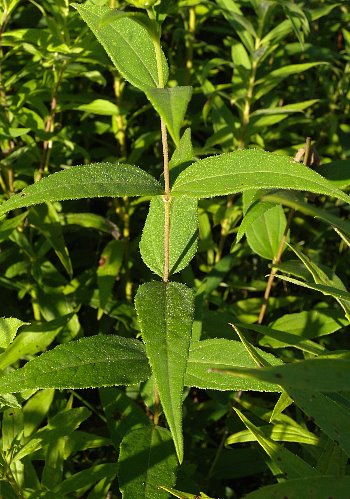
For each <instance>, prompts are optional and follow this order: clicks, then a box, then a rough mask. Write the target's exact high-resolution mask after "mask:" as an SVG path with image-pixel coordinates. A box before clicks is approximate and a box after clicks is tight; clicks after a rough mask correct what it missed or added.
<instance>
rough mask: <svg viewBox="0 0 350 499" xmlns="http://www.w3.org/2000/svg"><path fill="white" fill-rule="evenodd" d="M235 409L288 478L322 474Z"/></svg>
mask: <svg viewBox="0 0 350 499" xmlns="http://www.w3.org/2000/svg"><path fill="white" fill-rule="evenodd" d="M234 410H235V412H236V413H237V415H238V416H239V418H240V419H241V421H242V422H243V423H244V424H245V426H246V427H247V428H248V430H249V431H251V432H252V434H253V435H254V437H255V438H256V439H257V441H258V442H259V444H260V445H261V447H262V448H263V449H264V451H265V452H266V453H267V454H268V455H269V457H270V458H271V460H272V461H273V463H274V464H275V465H276V466H277V467H278V468H279V469H280V470H281V472H282V473H283V474H284V476H285V477H286V478H297V477H305V476H312V475H320V473H319V472H318V471H317V470H316V469H315V468H313V467H312V466H310V465H309V464H308V463H307V462H306V461H304V460H303V459H301V458H300V457H299V456H297V455H296V454H293V453H292V452H290V451H289V450H288V449H286V448H285V447H282V446H281V445H279V444H277V443H276V442H274V441H273V440H271V439H270V438H268V437H266V436H265V435H264V433H263V432H262V431H261V429H260V428H258V427H257V426H255V425H253V423H251V422H250V421H249V420H248V419H247V418H246V417H245V416H244V415H243V414H242V413H241V412H240V411H239V410H238V409H235V408H234Z"/></svg>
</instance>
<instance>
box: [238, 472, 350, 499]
mask: <svg viewBox="0 0 350 499" xmlns="http://www.w3.org/2000/svg"><path fill="white" fill-rule="evenodd" d="M349 490H350V477H348V476H319V477H303V478H297V479H293V480H287V481H286V482H281V483H277V484H274V485H268V486H267V487H262V488H260V489H259V490H255V491H254V492H250V493H249V494H247V495H246V496H245V498H246V499H266V498H267V497H268V498H269V499H280V498H282V497H288V499H300V497H307V499H320V498H321V497H329V498H330V497H334V498H336V497H339V499H341V498H345V497H347V495H348V493H349Z"/></svg>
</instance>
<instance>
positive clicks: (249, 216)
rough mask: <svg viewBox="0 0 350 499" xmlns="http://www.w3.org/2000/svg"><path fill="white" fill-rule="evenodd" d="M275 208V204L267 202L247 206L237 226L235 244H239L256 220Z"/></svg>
mask: <svg viewBox="0 0 350 499" xmlns="http://www.w3.org/2000/svg"><path fill="white" fill-rule="evenodd" d="M247 192H249V191H247ZM275 207H276V203H271V202H268V201H260V202H255V203H253V204H252V205H251V206H249V208H248V210H247V212H246V213H245V215H244V217H243V220H242V222H241V225H240V226H239V229H238V232H237V236H236V240H235V243H239V241H240V240H241V239H242V237H243V236H244V234H245V233H246V231H247V230H248V228H249V227H250V226H251V225H253V224H254V223H255V221H256V220H257V219H258V218H260V217H261V216H262V215H264V214H265V213H266V212H268V211H269V210H271V209H272V208H275Z"/></svg>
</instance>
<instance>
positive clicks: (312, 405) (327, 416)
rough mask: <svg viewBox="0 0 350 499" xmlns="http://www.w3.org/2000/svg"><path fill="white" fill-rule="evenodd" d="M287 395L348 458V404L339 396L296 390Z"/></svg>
mask: <svg viewBox="0 0 350 499" xmlns="http://www.w3.org/2000/svg"><path fill="white" fill-rule="evenodd" d="M288 393H289V395H290V396H291V397H292V398H293V399H294V401H295V403H296V405H297V406H298V407H300V409H301V410H302V411H304V412H305V413H306V414H307V415H308V416H309V417H310V418H312V419H313V420H314V422H315V423H316V424H317V425H318V426H319V427H320V428H321V429H322V430H323V431H324V432H325V433H326V434H327V435H328V436H329V438H331V439H332V440H334V441H335V442H336V443H338V444H339V445H340V447H341V448H342V449H343V450H344V452H345V453H346V454H347V456H348V457H350V413H349V403H348V401H347V400H345V399H343V398H342V396H341V395H338V394H332V393H327V394H326V393H319V392H314V391H313V392H311V391H307V390H304V389H303V390H299V389H296V388H293V389H292V388H290V389H288Z"/></svg>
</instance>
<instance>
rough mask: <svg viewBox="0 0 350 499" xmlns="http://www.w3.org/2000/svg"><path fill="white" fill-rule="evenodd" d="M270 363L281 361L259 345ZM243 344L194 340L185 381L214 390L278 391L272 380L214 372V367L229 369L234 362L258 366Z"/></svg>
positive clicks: (228, 341) (260, 352)
mask: <svg viewBox="0 0 350 499" xmlns="http://www.w3.org/2000/svg"><path fill="white" fill-rule="evenodd" d="M256 350H257V351H258V353H259V354H260V355H261V357H262V358H263V359H265V360H267V361H268V362H269V363H270V364H278V363H279V362H280V361H279V360H278V359H276V357H274V356H273V355H271V354H269V353H266V352H263V351H262V350H260V349H258V348H257V349H256ZM255 365H256V364H255V362H254V361H253V360H252V358H251V356H250V355H249V353H248V352H247V351H246V349H245V347H244V345H243V344H242V343H241V342H239V341H233V340H225V339H219V338H215V339H212V340H204V341H194V342H192V343H191V347H190V354H189V358H188V363H187V372H186V377H185V384H186V385H187V386H196V387H198V388H204V389H211V390H256V391H272V392H278V391H280V388H279V387H278V386H277V385H276V384H275V383H274V382H273V383H262V382H259V381H255V380H254V381H253V380H248V379H239V378H238V377H237V378H235V377H233V376H229V375H225V374H221V373H217V372H212V371H211V369H214V368H215V369H229V368H231V367H233V366H241V367H242V366H246V367H255Z"/></svg>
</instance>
